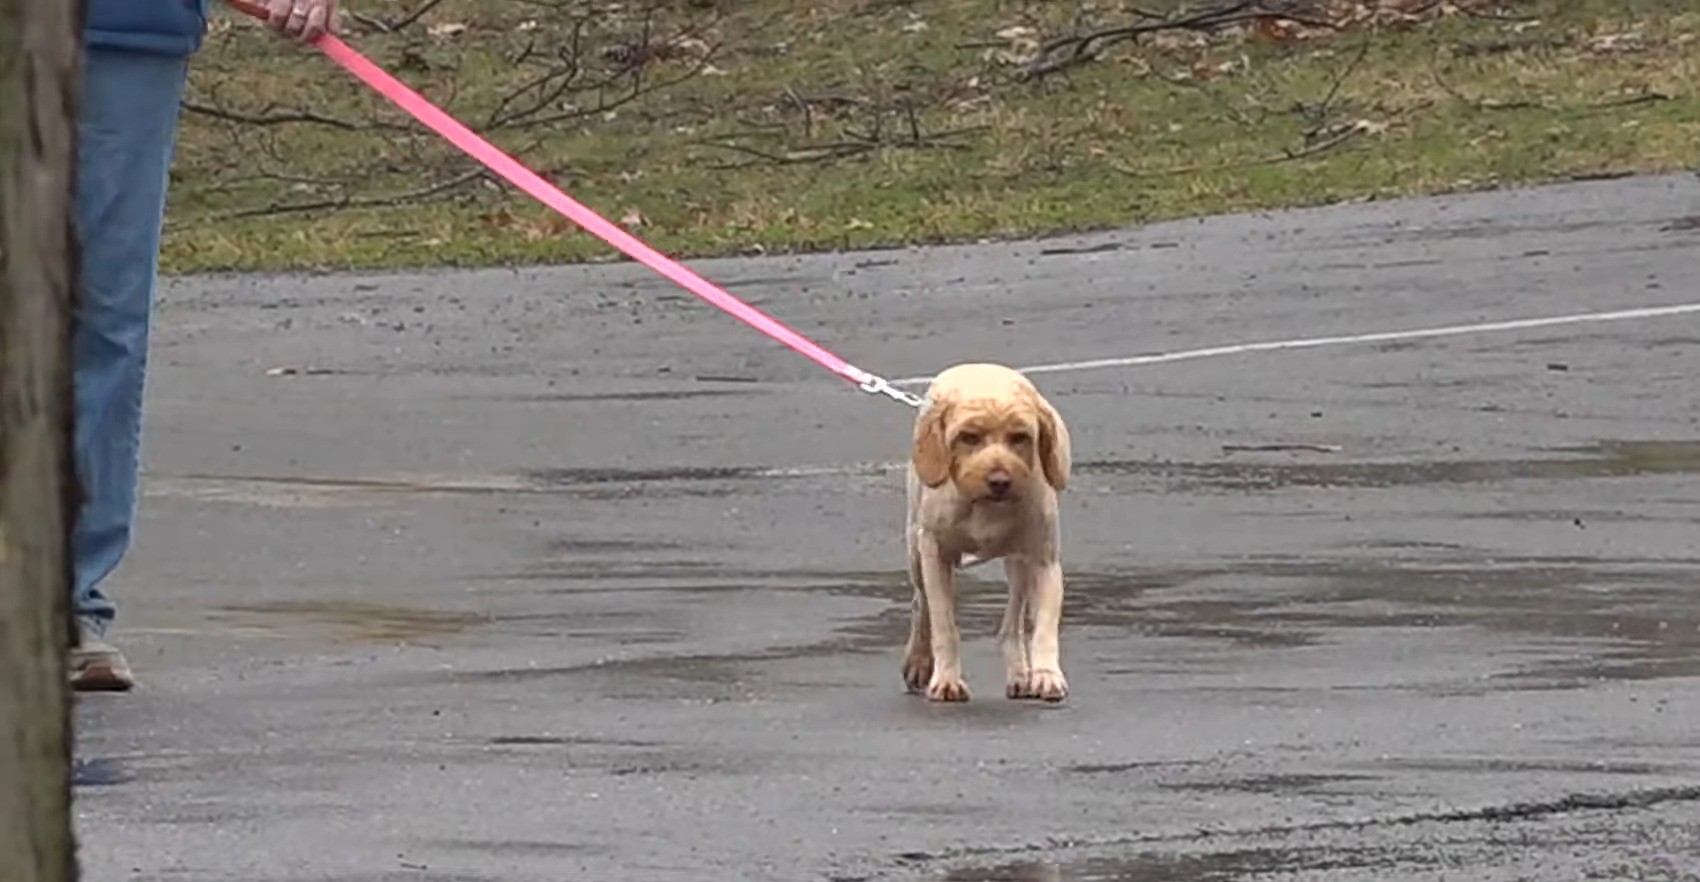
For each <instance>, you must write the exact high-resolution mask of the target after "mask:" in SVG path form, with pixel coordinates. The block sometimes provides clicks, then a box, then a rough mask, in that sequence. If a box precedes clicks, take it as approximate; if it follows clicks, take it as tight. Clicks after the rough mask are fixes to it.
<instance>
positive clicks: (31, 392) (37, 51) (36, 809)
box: [0, 0, 83, 882]
mask: <svg viewBox="0 0 1700 882" xmlns="http://www.w3.org/2000/svg"><path fill="white" fill-rule="evenodd" d="M82 21H83V3H82V0H0V880H6V882H73V880H75V879H76V877H77V867H76V854H75V842H74V839H73V834H72V827H71V692H70V684H69V679H68V677H69V673H68V671H67V654H68V649H69V647H70V643H71V640H72V627H71V616H70V609H69V607H70V592H71V589H70V586H71V577H70V535H71V531H70V527H71V523H72V518H73V517H74V514H75V511H76V507H75V503H76V499H77V495H76V478H75V476H74V474H73V473H72V461H71V418H72V417H71V400H72V399H71V319H72V310H73V307H74V304H75V288H74V286H75V284H76V276H77V267H76V247H77V246H76V241H75V235H74V233H73V229H72V226H71V200H72V195H73V190H72V187H73V174H74V169H75V167H76V165H75V157H74V150H75V140H76V138H75V135H76V119H77V115H76V98H77V86H78V76H79V65H80V61H81V58H80V53H81V51H82V39H81V37H82Z"/></svg>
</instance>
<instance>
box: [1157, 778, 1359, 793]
mask: <svg viewBox="0 0 1700 882" xmlns="http://www.w3.org/2000/svg"><path fill="white" fill-rule="evenodd" d="M1380 779H1381V776H1380V775H1352V774H1344V773H1342V774H1333V775H1320V774H1318V775H1311V774H1297V773H1295V774H1285V775H1257V776H1254V777H1250V778H1228V779H1225V780H1215V781H1182V782H1178V783H1163V782H1159V783H1158V785H1157V786H1158V787H1159V788H1161V789H1164V790H1201V791H1210V790H1221V791H1227V792H1230V793H1279V794H1298V793H1327V792H1330V791H1331V790H1332V789H1333V785H1336V784H1356V783H1359V782H1363V781H1378V780H1380Z"/></svg>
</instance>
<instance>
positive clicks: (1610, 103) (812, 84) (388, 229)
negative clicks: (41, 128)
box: [164, 0, 1700, 272]
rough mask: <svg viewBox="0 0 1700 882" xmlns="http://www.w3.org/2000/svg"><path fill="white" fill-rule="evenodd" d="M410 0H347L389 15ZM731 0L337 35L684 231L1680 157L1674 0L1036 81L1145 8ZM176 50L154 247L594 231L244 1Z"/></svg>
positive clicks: (509, 257) (494, 135)
mask: <svg viewBox="0 0 1700 882" xmlns="http://www.w3.org/2000/svg"><path fill="white" fill-rule="evenodd" d="M417 2H420V0H409V3H417ZM409 3H402V2H381V0H350V3H349V6H348V8H349V10H350V11H353V12H358V13H362V14H364V15H365V16H367V17H368V19H369V20H380V19H385V18H387V19H388V20H390V21H394V20H395V19H397V18H399V17H400V16H401V15H403V14H405V13H406V12H407V11H408V6H409ZM719 5H720V6H723V7H724V9H718V8H716V2H715V0H649V2H648V4H647V5H644V4H642V3H641V2H636V0H634V2H626V3H614V2H607V0H555V2H552V3H550V4H536V3H524V2H512V3H475V2H472V0H443V2H441V3H439V4H437V5H434V6H431V7H430V8H429V10H428V11H427V12H426V13H425V14H424V15H423V16H421V17H420V19H419V20H418V21H417V22H415V23H413V24H411V25H410V26H408V27H404V28H400V29H397V30H395V31H393V32H384V31H382V30H380V29H376V28H373V27H361V26H359V25H358V24H356V25H355V28H354V29H353V31H352V32H351V33H350V34H349V35H348V37H347V38H348V39H349V40H350V42H351V43H352V44H353V45H354V46H355V47H356V48H358V49H360V50H361V51H362V52H364V53H366V54H367V55H368V56H370V57H371V58H373V60H374V61H376V62H377V63H378V64H380V65H381V66H383V67H384V68H385V69H387V70H389V71H391V72H392V73H394V74H395V75H396V76H398V77H399V78H401V79H403V80H405V81H407V82H408V83H409V84H410V85H412V86H414V88H416V89H419V90H420V91H422V92H424V93H425V94H426V95H427V96H428V97H430V98H431V99H432V100H433V101H437V102H439V103H440V104H442V105H443V106H445V108H446V109H448V110H449V111H450V112H451V113H454V114H455V115H456V116H458V117H459V118H461V119H462V120H463V121H465V122H466V123H467V124H468V125H470V126H472V127H473V128H474V129H477V130H479V131H481V132H482V133H484V134H485V135H486V136H487V137H489V138H490V139H491V140H492V141H493V142H495V143H497V144H498V145H499V146H502V147H503V148H504V149H507V150H510V151H514V152H516V153H517V155H519V156H520V157H521V159H522V161H524V162H525V163H526V164H527V165H528V166H530V167H531V168H533V169H536V170H538V171H539V172H540V173H543V174H544V175H545V176H546V177H550V178H551V179H553V180H555V181H556V182H557V183H559V184H561V185H562V186H563V188H564V189H565V190H566V191H567V192H568V193H569V194H571V195H572V196H573V197H574V198H576V199H578V200H580V201H581V202H584V203H585V204H586V205H588V206H590V207H591V208H593V209H595V210H596V211H598V212H599V213H601V214H603V215H604V216H605V217H608V218H609V219H610V220H613V221H615V222H617V223H621V224H623V225H628V228H630V229H632V230H633V232H635V233H636V234H638V235H639V236H641V237H643V238H645V239H646V240H648V241H650V242H651V243H652V244H654V245H655V246H656V247H658V248H661V249H662V250H664V251H668V252H670V253H676V254H679V255H684V256H688V257H694V256H705V255H715V254H729V253H752V252H763V251H765V252H780V251H797V250H819V249H838V248H851V247H877V246H890V245H902V244H914V243H927V242H950V241H963V240H973V239H977V238H988V237H1015V236H1031V235H1044V234H1051V233H1058V232H1065V231H1079V230H1087V229H1099V228H1105V227H1112V226H1119V225H1125V224H1129V223H1139V222H1146V221H1152V220H1158V219H1168V218H1176V217H1184V216H1193V215H1200V214H1208V213H1220V212H1231V211H1243V210H1255V209H1273V208H1281V207H1289V206H1303V205H1315V204H1322V203H1329V202H1336V201H1341V200H1353V199H1363V198H1386V197H1393V196H1402V195H1412V194H1432V193H1441V192H1447V191H1455V190H1463V189H1479V188H1484V187H1490V186H1503V185H1519V184H1527V183H1535V182H1542V181H1551V180H1558V179H1565V178H1571V177H1576V176H1593V175H1608V174H1619V173H1632V172H1647V171H1665V170H1671V169H1680V168H1688V167H1694V166H1696V165H1700V161H1697V160H1700V96H1696V94H1695V84H1697V83H1700V12H1695V11H1693V10H1692V4H1690V3H1688V2H1685V0H1634V2H1606V0H1530V2H1521V3H1507V4H1502V5H1501V7H1500V10H1501V11H1498V12H1495V13H1493V14H1474V15H1472V14H1456V15H1440V14H1432V13H1431V14H1428V15H1425V16H1424V17H1423V18H1422V20H1420V21H1415V22H1411V23H1406V24H1403V25H1398V24H1395V23H1388V22H1386V21H1383V22H1382V23H1381V24H1379V25H1377V24H1373V23H1358V24H1355V25H1353V26H1350V27H1345V28H1342V29H1340V30H1338V31H1327V30H1322V29H1312V30H1308V31H1307V30H1303V29H1298V30H1293V29H1287V30H1281V29H1278V28H1265V29H1262V30H1257V29H1252V30H1247V29H1243V28H1240V29H1232V30H1228V31H1223V32H1216V33H1212V34H1208V35H1205V34H1196V33H1191V32H1185V31H1173V32H1171V31H1165V32H1161V33H1158V34H1154V35H1148V36H1146V37H1144V38H1141V39H1140V40H1139V41H1136V42H1129V43H1124V44H1121V45H1119V46H1115V47H1113V48H1111V49H1109V50H1107V51H1105V52H1104V53H1103V54H1102V55H1101V56H1100V57H1098V58H1096V59H1095V60H1092V61H1090V62H1086V63H1082V64H1078V65H1074V66H1070V67H1068V68H1067V69H1066V70H1063V71H1061V72H1058V73H1056V74H1053V75H1050V76H1046V77H1040V78H1037V79H1023V78H1021V77H1019V76H1017V75H1016V74H1017V73H1018V72H1019V71H1020V70H1021V67H1022V65H1023V64H1024V63H1026V62H1027V61H1029V60H1030V58H1031V56H1032V52H1033V50H1034V48H1035V46H1038V45H1041V44H1043V43H1045V42H1046V41H1047V40H1049V39H1052V38H1056V37H1063V36H1067V35H1069V34H1079V33H1086V32H1090V31H1093V30H1094V29H1101V28H1107V27H1111V26H1115V25H1118V24H1126V23H1129V22H1132V21H1134V20H1135V19H1134V15H1135V14H1134V13H1132V12H1126V11H1120V10H1121V5H1120V4H1110V3H1103V4H1093V3H1054V2H1042V0H1026V2H1021V0H931V2H927V3H916V2H903V0H817V2H813V3H809V4H801V3H794V2H792V0H740V2H732V0H721V2H720V3H719ZM1158 5H1161V4H1158ZM1320 5H1323V6H1329V7H1331V8H1333V9H1335V10H1336V11H1338V10H1339V9H1343V8H1347V7H1353V6H1359V7H1361V6H1366V5H1367V6H1374V5H1376V4H1373V3H1371V4H1361V3H1360V4H1351V3H1341V2H1333V3H1324V4H1320ZM1384 5H1397V4H1391V3H1389V4H1384ZM1417 5H1421V4H1413V3H1409V2H1407V3H1404V4H1403V6H1405V7H1413V6H1417ZM1177 6H1178V4H1175V3H1170V4H1168V6H1167V7H1166V8H1170V9H1173V8H1175V7H1177ZM1282 27H1285V26H1282ZM1300 36H1302V37H1303V38H1302V39H1300V38H1299V37H1300ZM640 62H641V63H640ZM196 64H197V66H196V69H195V73H194V75H193V87H192V94H191V99H190V100H191V103H192V104H193V105H194V112H191V113H190V114H188V115H187V116H186V117H185V120H184V128H183V135H182V140H181V143H180V147H179V151H178V161H177V163H176V167H175V171H174V182H173V190H172V201H171V206H170V210H169V217H168V226H167V244H166V248H165V255H164V263H165V268H166V270H167V271H169V272H191V271H204V270H273V269H304V268H356V267H364V268H380V267H404V266H422V265H443V264H451V265H455V264H458V265H488V264H508V263H535V262H568V261H580V260H587V259H602V258H607V257H609V256H611V255H612V250H611V249H610V248H609V247H608V246H606V245H604V244H602V243H601V242H599V241H597V240H595V239H594V238H593V237H591V236H590V235H589V234H587V233H584V232H583V231H580V230H579V229H577V228H576V227H574V226H573V225H572V224H570V223H568V222H566V221H564V220H562V219H560V218H558V217H557V216H555V215H554V214H553V213H552V212H550V211H549V210H548V209H546V208H544V207H542V206H541V205H539V204H537V203H536V202H535V201H534V200H532V199H531V198H530V197H528V196H525V195H524V194H522V193H519V192H517V191H514V190H512V189H511V188H509V187H507V186H506V185H502V186H497V185H495V184H492V183H490V182H488V181H484V180H479V179H476V178H469V177H468V174H469V173H470V172H472V171H474V170H475V166H474V165H473V164H472V163H471V162H470V161H469V160H467V159H466V158H465V157H463V156H462V155H461V154H460V153H459V152H458V151H456V150H454V149H453V148H452V147H449V146H448V145H446V144H444V143H442V142H440V141H439V140H438V139H436V138H435V136H432V135H430V134H428V133H425V132H424V131H423V130H422V129H421V128H420V127H419V126H418V125H417V124H415V123H413V122H412V121H411V120H410V119H408V118H407V117H405V116H403V115H402V114H400V113H399V112H398V111H396V110H394V109H393V108H391V107H389V106H388V105H387V103H385V102H384V101H383V100H382V99H380V98H378V97H376V96H375V95H373V94H371V93H369V92H368V91H367V90H366V89H365V88H364V87H363V86H361V85H360V84H359V83H357V82H356V81H355V80H353V79H352V78H351V77H349V76H348V75H347V74H345V73H343V72H342V71H341V70H339V69H337V68H336V67H335V66H334V65H332V64H331V63H329V62H328V61H326V60H324V59H320V58H315V57H311V54H310V52H309V51H308V50H302V49H295V48H291V47H289V46H287V45H286V44H283V43H281V42H280V41H278V40H276V39H275V38H274V37H272V36H271V35H269V34H267V33H265V32H263V31H261V30H259V29H258V28H257V27H255V26H253V25H251V24H250V23H247V22H244V21H234V20H221V21H220V22H219V23H218V25H217V26H216V27H215V30H214V33H213V35H212V36H211V38H210V39H209V44H208V47H207V49H206V50H204V54H203V55H202V56H201V57H199V58H198V59H197V62H196ZM551 72H553V73H554V76H553V77H551V76H550V74H551ZM537 83H541V85H540V86H538V88H536V89H532V90H530V91H526V90H525V89H524V87H525V86H526V85H527V84H537ZM634 87H635V89H634ZM539 90H544V91H548V92H549V94H547V95H545V96H543V97H545V98H547V100H535V99H536V98H537V97H538V95H539ZM634 91H635V93H636V94H635V97H633V96H634ZM514 95H517V96H518V97H517V98H513V97H511V96H514ZM504 96H510V97H509V99H508V100H506V101H505V102H504ZM528 109H530V110H533V111H534V112H532V113H531V114H530V115H525V114H523V113H519V114H517V115H516V111H525V110H528ZM302 111H306V112H308V113H307V114H302V113H301V112H302ZM304 115H310V116H312V117H313V119H311V120H301V121H298V120H296V117H298V116H304ZM233 117H235V118H233ZM823 154H829V155H830V156H829V157H828V158H821V157H822V156H823ZM837 154H842V155H837ZM456 182H460V183H458V184H457V183H456ZM434 188H441V189H434ZM422 191H431V192H429V193H422ZM315 205H318V206H321V207H320V208H318V209H313V208H312V207H313V206H315Z"/></svg>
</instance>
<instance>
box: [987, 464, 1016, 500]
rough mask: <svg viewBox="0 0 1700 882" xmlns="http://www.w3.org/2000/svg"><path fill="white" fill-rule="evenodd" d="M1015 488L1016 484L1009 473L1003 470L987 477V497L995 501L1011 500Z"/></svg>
mask: <svg viewBox="0 0 1700 882" xmlns="http://www.w3.org/2000/svg"><path fill="white" fill-rule="evenodd" d="M1014 487H1015V482H1014V481H1013V480H1012V479H1011V478H1010V476H1009V472H1006V471H1004V470H1003V469H998V470H997V471H995V472H992V473H991V474H989V475H987V476H986V495H988V496H990V497H991V498H992V499H994V500H999V501H1002V500H1005V499H1009V498H1010V496H1011V495H1012V492H1013V490H1014Z"/></svg>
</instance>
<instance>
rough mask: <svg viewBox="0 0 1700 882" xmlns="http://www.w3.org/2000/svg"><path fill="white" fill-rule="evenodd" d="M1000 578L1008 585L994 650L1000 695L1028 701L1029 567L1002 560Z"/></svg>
mask: <svg viewBox="0 0 1700 882" xmlns="http://www.w3.org/2000/svg"><path fill="white" fill-rule="evenodd" d="M1003 573H1004V579H1005V581H1007V582H1008V583H1009V605H1008V606H1005V607H1004V611H1003V622H1002V623H1001V624H999V625H998V648H999V649H1002V650H1003V667H1004V681H1003V682H1004V690H1003V692H1004V695H1005V696H1007V697H1009V698H1032V697H1034V696H1033V694H1032V692H1031V691H1030V690H1031V688H1032V685H1031V683H1029V679H1030V677H1031V672H1032V662H1031V659H1030V658H1029V657H1028V649H1029V646H1028V644H1029V642H1030V641H1031V637H1030V636H1029V635H1030V634H1031V632H1032V615H1031V613H1032V605H1031V604H1032V597H1033V566H1032V565H1031V564H1029V563H1028V562H1026V561H1024V560H1019V559H1017V558H1014V557H1007V558H1004V562H1003Z"/></svg>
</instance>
